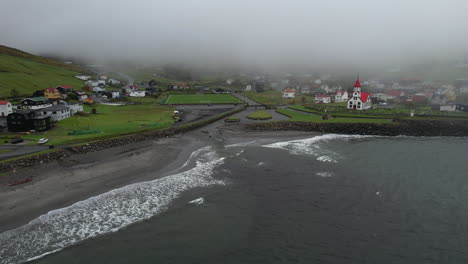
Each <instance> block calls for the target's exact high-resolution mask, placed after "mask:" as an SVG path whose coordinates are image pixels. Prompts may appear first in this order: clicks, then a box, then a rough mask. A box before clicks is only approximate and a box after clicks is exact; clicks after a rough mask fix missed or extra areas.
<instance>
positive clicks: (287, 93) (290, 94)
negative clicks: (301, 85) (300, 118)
mask: <svg viewBox="0 0 468 264" xmlns="http://www.w3.org/2000/svg"><path fill="white" fill-rule="evenodd" d="M294 97H296V90H294V89H284V90H283V98H294Z"/></svg>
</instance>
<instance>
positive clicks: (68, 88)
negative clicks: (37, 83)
mask: <svg viewBox="0 0 468 264" xmlns="http://www.w3.org/2000/svg"><path fill="white" fill-rule="evenodd" d="M56 88H57V90H58V91H59V92H60V93H61V94H67V93H71V92H73V86H71V85H61V86H57V87H56Z"/></svg>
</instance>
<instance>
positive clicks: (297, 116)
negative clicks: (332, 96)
mask: <svg viewBox="0 0 468 264" xmlns="http://www.w3.org/2000/svg"><path fill="white" fill-rule="evenodd" d="M276 112H278V113H280V114H283V115H285V116H287V117H289V118H291V121H307V122H316V123H391V121H390V120H387V119H371V118H346V117H337V118H332V119H331V120H322V117H321V116H318V115H313V114H305V113H304V114H302V113H299V112H296V111H294V110H289V109H279V110H276Z"/></svg>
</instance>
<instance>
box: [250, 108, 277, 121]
mask: <svg viewBox="0 0 468 264" xmlns="http://www.w3.org/2000/svg"><path fill="white" fill-rule="evenodd" d="M247 118H250V119H254V120H267V119H271V118H272V116H271V114H270V113H268V112H267V111H263V110H262V111H257V112H253V113H251V114H250V115H248V116H247Z"/></svg>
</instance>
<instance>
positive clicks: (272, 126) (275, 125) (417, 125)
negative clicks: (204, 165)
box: [245, 120, 468, 137]
mask: <svg viewBox="0 0 468 264" xmlns="http://www.w3.org/2000/svg"><path fill="white" fill-rule="evenodd" d="M396 121H398V122H395V123H393V124H385V123H312V122H293V121H283V122H271V123H255V124H248V125H245V126H246V128H247V129H248V130H255V131H287V130H296V131H314V132H321V133H332V134H354V135H381V136H398V135H405V136H428V137H430V136H456V137H460V136H468V121H459V120H456V121H455V120H449V121H434V120H396Z"/></svg>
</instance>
